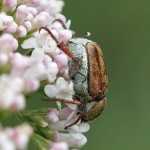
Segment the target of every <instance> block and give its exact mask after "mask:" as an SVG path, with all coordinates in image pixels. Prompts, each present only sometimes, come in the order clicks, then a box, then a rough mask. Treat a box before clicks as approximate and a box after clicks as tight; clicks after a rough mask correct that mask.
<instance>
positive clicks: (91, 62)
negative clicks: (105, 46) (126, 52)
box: [65, 38, 108, 129]
mask: <svg viewBox="0 0 150 150" xmlns="http://www.w3.org/2000/svg"><path fill="white" fill-rule="evenodd" d="M68 48H69V49H70V50H71V52H72V53H73V55H74V57H75V58H76V59H78V60H79V62H80V63H79V64H78V66H76V65H74V63H75V62H74V61H70V63H69V74H70V77H71V79H72V81H73V83H74V90H75V99H78V101H79V102H80V104H79V105H78V110H79V112H78V114H79V116H78V118H77V120H76V121H75V122H74V123H72V124H70V125H68V126H66V127H65V128H66V129H67V128H68V127H70V126H72V125H74V124H75V123H77V122H78V121H79V120H81V121H82V122H87V121H92V120H93V119H95V118H96V117H98V116H99V115H100V114H101V113H102V111H103V109H104V107H105V105H106V102H107V98H106V94H107V89H108V77H107V71H106V67H105V63H104V58H103V54H102V50H101V48H100V46H99V45H98V44H97V43H95V42H92V41H91V40H87V39H84V38H75V39H72V40H71V41H70V42H69V44H68ZM74 66H75V67H74ZM76 68H77V69H76Z"/></svg>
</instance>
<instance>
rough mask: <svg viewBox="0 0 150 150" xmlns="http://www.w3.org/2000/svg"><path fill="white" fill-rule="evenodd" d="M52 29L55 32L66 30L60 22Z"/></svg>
mask: <svg viewBox="0 0 150 150" xmlns="http://www.w3.org/2000/svg"><path fill="white" fill-rule="evenodd" d="M50 28H51V29H53V30H56V31H59V30H63V29H64V28H63V27H62V25H61V23H60V22H57V21H56V22H54V23H53V24H52V25H51V27H50Z"/></svg>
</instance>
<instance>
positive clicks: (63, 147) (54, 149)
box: [49, 142, 69, 150]
mask: <svg viewBox="0 0 150 150" xmlns="http://www.w3.org/2000/svg"><path fill="white" fill-rule="evenodd" d="M49 150H69V148H68V144H67V143H66V142H57V143H53V144H52V145H51V147H50V149H49Z"/></svg>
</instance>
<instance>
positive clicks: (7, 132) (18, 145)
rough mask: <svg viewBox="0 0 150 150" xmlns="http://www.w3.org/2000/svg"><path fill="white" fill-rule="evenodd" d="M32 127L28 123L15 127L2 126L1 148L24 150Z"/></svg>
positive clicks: (0, 133)
mask: <svg viewBox="0 0 150 150" xmlns="http://www.w3.org/2000/svg"><path fill="white" fill-rule="evenodd" d="M32 132H33V131H32V128H31V127H30V126H29V125H27V124H22V125H20V126H16V127H15V128H4V129H3V128H1V127H0V149H1V150H16V149H17V150H22V149H24V148H25V147H26V146H27V143H28V141H29V138H30V136H31V135H32Z"/></svg>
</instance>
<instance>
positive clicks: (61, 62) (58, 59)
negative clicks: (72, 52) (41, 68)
mask: <svg viewBox="0 0 150 150" xmlns="http://www.w3.org/2000/svg"><path fill="white" fill-rule="evenodd" d="M54 62H55V63H56V64H57V66H58V69H59V72H62V71H64V69H65V68H66V67H67V66H68V57H67V56H66V55H65V54H60V55H56V56H55V58H54Z"/></svg>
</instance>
